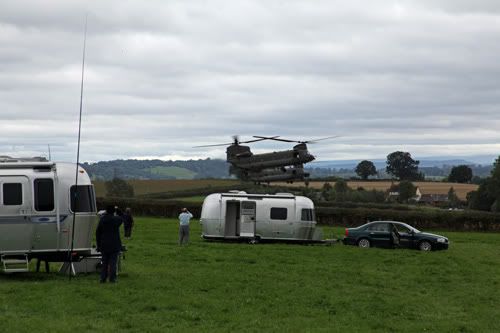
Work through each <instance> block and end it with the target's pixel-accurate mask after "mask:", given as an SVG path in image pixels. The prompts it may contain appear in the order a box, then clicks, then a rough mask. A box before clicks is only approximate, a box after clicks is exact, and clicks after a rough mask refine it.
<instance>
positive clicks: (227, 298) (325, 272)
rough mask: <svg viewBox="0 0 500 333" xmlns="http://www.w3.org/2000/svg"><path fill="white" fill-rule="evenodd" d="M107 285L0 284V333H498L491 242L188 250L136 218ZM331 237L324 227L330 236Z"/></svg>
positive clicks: (169, 231)
mask: <svg viewBox="0 0 500 333" xmlns="http://www.w3.org/2000/svg"><path fill="white" fill-rule="evenodd" d="M136 221H137V225H136V229H135V230H134V234H133V236H134V237H133V239H132V240H130V241H128V242H127V246H128V248H129V252H128V253H127V258H126V260H125V261H124V263H123V271H122V273H121V274H120V276H119V282H118V283H117V284H116V285H111V284H106V285H100V284H99V283H98V276H97V275H96V274H89V275H80V276H78V277H77V278H75V279H73V280H72V281H71V282H70V281H68V278H67V277H66V276H61V275H58V274H56V273H50V274H45V273H27V274H17V275H0V325H1V326H0V327H1V328H2V331H3V332H34V331H35V332H124V331H131V332H165V331H194V332H234V331H250V332H260V331H289V332H304V331H307V332H318V331H319V332H405V331H406V332H422V331H428V332H498V331H500V322H499V321H498V318H499V317H500V234H484V233H452V232H443V234H444V235H446V236H448V237H449V238H450V240H451V242H452V243H451V248H450V249H449V250H448V251H441V252H432V253H421V252H418V251H412V250H384V249H368V250H362V249H359V248H356V247H348V246H343V245H340V244H337V245H334V246H321V245H319V246H318V245H315V246H312V245H310V246H305V245H287V244H258V245H249V244H244V243H218V242H206V241H202V240H201V239H200V238H199V237H197V235H199V231H200V226H199V224H198V223H197V222H196V221H193V223H192V234H193V235H192V242H191V244H190V245H189V246H187V247H182V248H181V247H179V246H177V244H176V240H177V223H176V221H175V220H171V219H169V220H167V219H154V218H137V219H136ZM340 232H341V229H331V228H329V229H325V234H326V235H327V236H331V234H332V233H336V234H337V235H338V234H339V233H340Z"/></svg>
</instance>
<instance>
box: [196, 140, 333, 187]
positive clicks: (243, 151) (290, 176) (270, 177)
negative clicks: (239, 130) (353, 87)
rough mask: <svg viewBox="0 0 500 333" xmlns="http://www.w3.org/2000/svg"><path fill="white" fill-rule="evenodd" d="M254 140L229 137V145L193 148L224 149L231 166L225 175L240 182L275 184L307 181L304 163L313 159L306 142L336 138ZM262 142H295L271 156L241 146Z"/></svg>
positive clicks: (307, 175) (307, 174) (270, 154)
mask: <svg viewBox="0 0 500 333" xmlns="http://www.w3.org/2000/svg"><path fill="white" fill-rule="evenodd" d="M253 137H254V138H255V139H253V140H249V141H239V138H238V136H233V142H230V143H221V144H214V145H204V146H196V147H194V148H201V147H217V146H228V147H227V149H226V159H227V162H228V163H230V164H231V166H230V168H229V173H230V174H233V175H235V176H236V177H238V178H240V179H241V180H245V181H253V182H255V183H270V182H275V181H285V182H288V183H292V182H293V181H307V178H308V177H309V173H307V172H305V171H304V164H305V163H309V162H311V161H313V160H314V159H315V157H314V156H313V155H312V154H310V153H309V151H308V150H307V144H308V143H316V142H317V141H322V140H327V139H332V138H336V137H337V136H330V137H326V138H320V139H315V140H308V141H298V140H288V139H283V138H281V137H280V136H271V137H268V136H253ZM264 140H274V141H281V142H289V143H297V144H296V145H295V146H294V147H293V148H292V149H289V150H282V151H275V152H271V153H263V154H254V153H252V152H251V150H250V147H249V146H245V145H242V144H246V143H253V142H258V141H264Z"/></svg>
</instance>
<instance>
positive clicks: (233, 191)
mask: <svg viewBox="0 0 500 333" xmlns="http://www.w3.org/2000/svg"><path fill="white" fill-rule="evenodd" d="M228 193H233V194H247V192H245V191H240V190H230V191H228Z"/></svg>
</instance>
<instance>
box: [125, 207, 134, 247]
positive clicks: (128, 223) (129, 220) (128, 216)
mask: <svg viewBox="0 0 500 333" xmlns="http://www.w3.org/2000/svg"><path fill="white" fill-rule="evenodd" d="M122 219H123V227H124V228H125V238H126V239H129V238H130V237H132V227H133V226H134V218H133V217H132V211H131V210H130V208H128V207H127V208H125V214H123V216H122Z"/></svg>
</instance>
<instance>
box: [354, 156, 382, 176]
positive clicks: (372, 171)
mask: <svg viewBox="0 0 500 333" xmlns="http://www.w3.org/2000/svg"><path fill="white" fill-rule="evenodd" d="M355 171H356V174H357V175H358V176H360V177H361V179H363V180H366V179H368V177H369V176H374V175H376V174H377V169H376V168H375V165H374V164H373V162H371V161H367V160H364V161H361V162H359V164H358V165H357V166H356V170H355Z"/></svg>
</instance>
